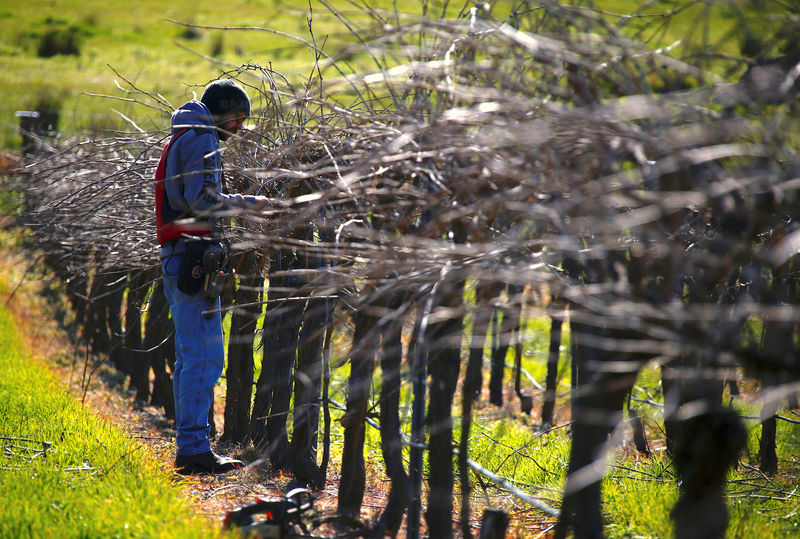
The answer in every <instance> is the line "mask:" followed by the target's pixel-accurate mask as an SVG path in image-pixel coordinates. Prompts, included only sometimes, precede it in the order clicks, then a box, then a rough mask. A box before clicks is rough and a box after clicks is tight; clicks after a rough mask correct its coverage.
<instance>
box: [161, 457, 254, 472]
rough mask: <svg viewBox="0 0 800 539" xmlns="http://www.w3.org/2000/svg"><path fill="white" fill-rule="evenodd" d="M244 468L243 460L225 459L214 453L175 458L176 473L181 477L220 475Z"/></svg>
mask: <svg viewBox="0 0 800 539" xmlns="http://www.w3.org/2000/svg"><path fill="white" fill-rule="evenodd" d="M243 467H244V463H243V462H242V461H241V460H236V459H232V458H230V457H223V456H220V455H217V454H216V453H214V452H213V451H207V452H205V453H200V454H199V455H178V456H177V457H176V458H175V471H176V472H178V473H179V474H181V475H197V474H219V473H226V472H230V471H231V470H237V469H239V468H243Z"/></svg>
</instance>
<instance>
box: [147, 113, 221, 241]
mask: <svg viewBox="0 0 800 539" xmlns="http://www.w3.org/2000/svg"><path fill="white" fill-rule="evenodd" d="M187 131H189V129H188V128H186V129H182V130H180V131H179V132H178V133H177V134H175V135H174V136H173V137H172V138H170V139H169V142H167V144H166V145H165V146H164V149H163V150H161V159H159V160H158V167H156V176H155V179H154V181H155V189H156V235H157V237H158V244H159V245H161V244H163V243H165V242H167V241H169V240H174V239H178V238H180V237H183V236H207V235H209V234H211V228H210V227H209V225H208V224H207V223H206V224H204V223H198V222H188V223H187V222H175V221H174V220H171V221H169V222H166V221H164V213H163V211H164V205H165V204H168V202H167V190H166V189H165V188H164V174H165V171H166V169H167V154H168V153H169V148H170V146H172V143H173V142H175V141H176V140H178V137H180V136H181V135H183V134H184V133H186V132H187Z"/></svg>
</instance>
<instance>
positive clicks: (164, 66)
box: [0, 0, 780, 148]
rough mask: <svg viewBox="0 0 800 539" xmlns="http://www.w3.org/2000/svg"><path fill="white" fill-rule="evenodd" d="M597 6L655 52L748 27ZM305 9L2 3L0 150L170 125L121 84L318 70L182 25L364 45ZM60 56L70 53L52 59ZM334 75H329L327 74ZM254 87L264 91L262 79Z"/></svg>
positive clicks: (503, 8) (275, 47) (305, 60)
mask: <svg viewBox="0 0 800 539" xmlns="http://www.w3.org/2000/svg"><path fill="white" fill-rule="evenodd" d="M329 4H330V5H332V6H335V8H336V9H338V10H340V11H341V13H342V14H344V15H345V16H346V17H348V19H350V21H351V22H353V24H352V25H351V27H352V28H353V29H354V30H355V31H357V32H358V33H359V34H360V35H363V37H365V38H367V39H369V38H370V37H374V36H371V33H370V32H369V31H368V30H367V29H368V26H367V25H366V24H365V23H364V21H365V19H366V18H367V17H366V15H365V14H364V13H363V11H361V10H359V9H357V8H355V7H354V6H353V5H352V4H351V3H349V2H348V1H347V0H333V1H331V2H329ZM593 4H594V6H595V7H596V8H598V9H601V10H604V11H605V12H607V13H609V15H608V16H607V18H608V19H609V20H610V21H611V22H612V23H614V24H617V23H619V22H620V21H621V20H624V21H625V25H624V28H623V32H625V34H626V35H635V36H636V37H638V38H640V39H642V40H645V41H647V42H649V43H650V44H651V46H653V47H656V46H662V45H665V44H670V43H673V42H675V41H677V40H679V39H683V41H682V44H681V45H680V47H687V48H691V47H693V46H694V44H695V43H696V42H697V40H698V39H699V38H700V37H702V36H704V35H705V34H704V32H705V27H704V26H703V24H702V23H704V21H708V22H709V24H708V29H709V30H708V34H709V38H710V40H711V41H712V42H713V43H719V42H721V41H722V40H723V39H725V38H727V37H731V36H730V30H731V29H732V28H739V27H740V26H741V25H742V24H744V22H743V19H740V18H739V17H737V16H736V14H735V11H734V10H732V9H730V8H724V7H715V9H714V10H711V11H709V12H708V13H706V12H705V11H704V9H705V4H704V3H697V4H696V5H695V6H694V7H693V8H691V9H688V10H686V11H683V12H681V13H680V15H679V16H678V17H676V19H675V22H674V23H673V24H671V25H669V26H664V27H661V26H659V22H660V21H661V19H660V18H659V17H650V15H654V14H663V13H665V12H669V10H670V9H672V8H673V7H674V4H675V3H673V2H659V3H656V4H654V5H653V6H652V7H651V8H649V9H648V11H647V15H648V17H644V18H632V19H620V17H618V16H616V15H612V14H614V13H630V12H631V11H633V10H635V9H636V8H637V7H638V6H639V4H640V3H638V2H630V1H623V0H603V1H597V2H594V3H593ZM369 5H370V6H371V7H373V8H376V9H380V8H383V9H385V10H387V11H391V10H393V5H394V3H393V2H392V0H379V1H377V2H376V1H372V2H369ZM441 5H442V2H441V1H433V2H429V3H428V6H429V9H428V15H429V16H434V17H436V16H439V14H440V13H441V11H442V7H441ZM509 5H510V2H508V1H507V0H502V1H500V2H495V3H493V5H492V7H491V14H492V16H493V17H494V18H495V19H498V20H502V19H503V17H504V15H505V14H506V13H507V12H508V6H509ZM583 5H584V6H585V5H587V3H586V2H583ZM726 5H727V4H726ZM421 6H422V2H413V3H411V4H407V3H406V4H401V6H400V7H401V9H402V10H403V11H404V12H409V13H416V14H420V13H421ZM310 7H311V10H309V4H308V3H303V2H301V3H293V2H289V1H288V0H229V1H227V2H210V1H208V0H199V1H195V0H175V1H173V2H169V3H164V2H159V1H157V0H142V1H139V2H136V3H134V4H131V3H127V2H122V1H120V0H110V1H104V0H86V1H83V0H64V1H60V2H58V3H57V4H55V3H53V2H50V1H48V0H30V1H28V2H16V3H13V4H12V3H11V2H10V1H8V0H6V1H5V2H2V3H0V15H2V17H0V67H2V69H0V91H1V92H2V95H3V96H4V99H3V100H2V102H1V103H0V119H1V120H2V121H0V148H16V147H19V145H20V144H21V138H20V137H19V135H18V133H17V128H16V126H17V124H18V121H17V119H16V118H15V112H16V111H18V110H42V111H46V110H48V109H50V110H54V111H58V112H60V117H59V120H58V128H59V129H60V131H61V132H63V133H65V136H83V137H87V136H98V135H99V136H102V135H108V134H109V132H110V130H116V129H123V130H131V129H132V127H131V126H130V124H129V123H127V122H126V121H125V120H124V119H123V118H122V116H121V115H122V114H124V115H125V116H127V117H129V118H131V119H133V120H134V121H135V122H136V124H137V125H139V126H140V127H141V128H143V129H145V130H153V129H161V128H163V127H165V125H166V123H167V118H166V115H165V114H164V113H163V112H160V111H158V110H154V109H150V108H147V107H145V106H142V105H141V104H137V103H133V102H130V101H123V100H119V99H136V100H141V101H144V102H146V103H147V104H148V105H156V103H155V101H153V100H151V99H150V98H148V97H145V96H144V95H143V94H141V93H138V92H134V93H130V90H131V86H130V85H129V84H128V83H127V82H126V80H127V81H130V82H131V83H132V84H134V85H136V87H138V88H140V89H141V90H144V91H146V92H151V93H153V94H159V95H161V96H163V97H164V98H165V99H166V100H167V101H168V102H169V103H170V104H171V105H172V106H178V105H180V104H181V103H182V102H183V101H185V100H186V99H188V98H191V97H192V95H193V92H195V93H196V92H199V91H202V86H203V85H204V84H205V83H206V82H208V81H209V80H211V79H214V78H216V77H218V76H220V75H221V74H222V73H223V72H225V71H227V70H230V69H232V68H234V67H235V66H239V65H243V64H247V63H256V64H259V65H261V66H272V67H273V68H274V69H276V70H277V71H279V72H280V73H282V74H285V75H287V76H288V77H289V78H290V79H293V80H295V81H297V80H301V79H304V78H305V77H306V76H307V75H308V74H309V73H310V72H311V65H312V62H313V60H314V57H313V54H312V53H311V51H310V50H309V49H308V48H307V47H306V46H304V45H303V44H301V43H299V42H297V41H296V40H292V39H289V38H286V37H282V36H279V35H276V34H275V33H272V32H266V31H258V30H229V31H223V30H220V29H216V28H196V29H189V28H187V27H186V26H184V25H183V24H180V23H187V24H195V25H200V26H217V27H260V28H271V29H274V30H278V31H280V32H285V33H288V34H292V35H295V36H298V37H301V38H303V39H307V40H310V38H311V35H310V32H309V29H308V25H309V22H308V18H309V16H310V17H311V20H312V28H313V32H314V37H315V38H316V41H317V42H318V43H323V42H324V43H326V45H325V50H326V51H329V52H333V51H335V50H336V49H337V43H338V44H342V43H348V44H355V43H357V40H356V38H355V37H353V36H352V34H351V32H350V30H349V29H348V28H347V27H346V26H345V25H344V24H342V23H341V22H340V21H339V20H338V19H337V17H336V16H335V15H334V14H332V13H331V12H330V11H329V10H328V9H327V8H326V7H325V6H324V5H323V4H321V3H320V2H319V1H317V0H312V1H311V3H310ZM462 7H463V4H462V3H459V2H455V3H452V5H451V4H449V3H448V8H447V13H448V16H456V15H457V14H458V12H459V11H460V10H461V8H462ZM750 15H758V17H759V21H760V22H759V23H758V24H755V23H752V21H751V23H750V24H751V26H752V27H753V28H763V27H764V25H769V26H770V27H771V26H774V25H776V24H779V22H780V21H776V20H775V19H770V18H769V13H768V12H767V13H758V12H756V11H755V10H752V9H751V10H750ZM175 21H177V22H175ZM644 23H647V24H648V25H649V26H648V29H647V30H645V31H643V32H641V33H637V32H639V30H638V26H640V25H641V24H644ZM689 34H691V35H692V36H694V37H691V36H690V35H689ZM757 34H758V33H757ZM764 35H769V33H767V32H765V33H764ZM732 37H733V39H731V40H729V42H728V43H727V44H726V45H724V46H723V48H722V50H723V52H726V53H731V54H737V53H738V42H739V41H738V38H739V37H740V36H739V35H738V34H734V35H733V36H732ZM59 44H60V45H59ZM680 47H679V48H678V49H676V52H680V50H681V49H680ZM44 49H50V51H49V52H46V51H44ZM58 51H61V52H62V53H63V54H52V53H53V52H58ZM42 54H44V55H45V56H42ZM51 54H52V55H51ZM384 61H387V60H386V59H384ZM388 61H391V60H388ZM344 65H350V66H353V67H354V68H356V69H358V68H363V69H374V67H375V66H374V64H373V63H372V61H371V60H369V59H367V58H366V56H365V55H364V56H362V57H360V56H359V55H353V56H351V57H349V58H348V59H347V60H346V61H345V62H344ZM335 75H336V72H335V71H333V70H332V69H331V70H330V71H329V72H328V73H327V74H325V76H326V77H330V76H335ZM250 80H251V81H252V82H253V83H254V84H258V81H257V79H256V78H255V77H253V78H252V79H250ZM118 85H119V86H121V88H120V87H118ZM91 94H101V95H107V96H113V97H114V98H117V99H107V98H101V97H95V96H93V95H91Z"/></svg>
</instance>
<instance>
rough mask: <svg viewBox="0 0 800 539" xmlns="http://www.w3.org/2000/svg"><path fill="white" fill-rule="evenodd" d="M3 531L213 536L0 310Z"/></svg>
mask: <svg viewBox="0 0 800 539" xmlns="http://www.w3.org/2000/svg"><path fill="white" fill-rule="evenodd" d="M0 445H2V447H3V451H2V453H0V483H2V485H3V488H2V489H0V537H131V536H139V537H189V536H192V537H213V536H216V535H219V534H218V533H217V532H216V531H215V530H212V529H209V528H208V527H207V525H206V523H204V522H203V521H201V520H200V519H198V518H196V517H194V516H192V511H191V510H190V508H189V506H188V503H186V500H184V499H182V498H181V495H180V494H179V492H178V490H177V488H175V487H173V486H172V485H171V484H170V478H169V476H168V475H167V474H165V473H164V472H163V471H161V470H160V469H159V467H158V464H157V463H156V462H155V460H154V459H152V458H150V457H149V456H148V455H147V454H145V453H143V452H144V451H145V450H144V449H143V446H140V445H138V444H136V443H135V442H134V441H133V440H131V439H129V438H127V437H126V436H125V434H124V433H122V432H121V431H120V430H119V429H118V428H117V427H115V426H113V425H111V424H109V423H107V422H104V421H102V420H100V419H99V418H97V417H96V416H94V415H92V414H90V413H89V412H88V411H87V410H86V409H85V408H83V407H82V406H81V405H80V404H79V403H78V402H77V401H75V400H74V397H72V396H71V395H69V394H68V392H67V389H66V388H65V387H64V386H62V385H61V383H59V382H58V381H57V380H56V379H55V377H54V375H53V374H52V373H51V372H50V371H48V370H47V368H46V367H44V366H43V365H42V364H41V363H40V362H38V361H36V360H33V359H31V357H30V356H29V355H27V353H26V352H25V347H24V343H23V342H22V341H21V340H20V339H19V336H18V332H17V328H16V327H15V325H14V323H13V322H12V320H11V319H10V317H9V315H8V313H7V311H6V310H5V309H0Z"/></svg>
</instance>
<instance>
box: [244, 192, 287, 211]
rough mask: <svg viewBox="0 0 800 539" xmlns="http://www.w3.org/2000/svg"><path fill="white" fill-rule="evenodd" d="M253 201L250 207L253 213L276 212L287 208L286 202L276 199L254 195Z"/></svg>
mask: <svg viewBox="0 0 800 539" xmlns="http://www.w3.org/2000/svg"><path fill="white" fill-rule="evenodd" d="M253 199H254V200H253V203H252V204H251V206H250V207H251V208H252V209H253V210H255V211H264V210H277V209H281V208H286V207H288V204H286V202H284V201H283V200H280V199H277V198H269V197H265V196H260V195H255V196H253Z"/></svg>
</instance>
